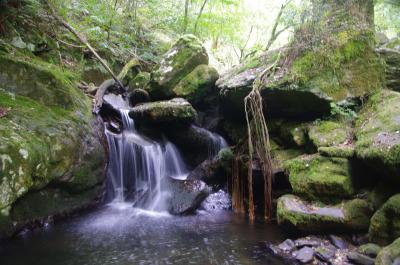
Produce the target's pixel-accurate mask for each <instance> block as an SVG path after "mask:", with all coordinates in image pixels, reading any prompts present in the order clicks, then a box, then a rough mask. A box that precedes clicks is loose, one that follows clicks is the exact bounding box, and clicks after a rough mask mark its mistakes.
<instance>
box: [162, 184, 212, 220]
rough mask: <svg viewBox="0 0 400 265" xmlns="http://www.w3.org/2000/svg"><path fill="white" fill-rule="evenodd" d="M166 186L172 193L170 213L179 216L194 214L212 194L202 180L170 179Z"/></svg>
mask: <svg viewBox="0 0 400 265" xmlns="http://www.w3.org/2000/svg"><path fill="white" fill-rule="evenodd" d="M166 185H167V186H168V189H169V190H170V192H171V198H170V199H169V205H170V206H169V212H170V213H172V214H178V215H179V214H190V213H193V212H194V211H195V210H196V209H198V208H199V206H200V205H201V203H202V202H203V201H204V200H205V199H206V198H207V196H208V195H209V194H210V192H211V189H210V188H209V187H208V186H207V185H206V184H205V183H204V182H202V181H200V180H174V179H169V180H167V183H166Z"/></svg>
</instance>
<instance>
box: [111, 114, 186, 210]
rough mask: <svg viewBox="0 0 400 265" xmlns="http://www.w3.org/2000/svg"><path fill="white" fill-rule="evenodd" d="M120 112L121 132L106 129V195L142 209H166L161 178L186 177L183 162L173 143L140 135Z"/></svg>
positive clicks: (125, 115)
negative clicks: (107, 160)
mask: <svg viewBox="0 0 400 265" xmlns="http://www.w3.org/2000/svg"><path fill="white" fill-rule="evenodd" d="M120 112H121V117H122V125H123V128H124V129H123V131H122V133H120V134H115V133H113V132H111V131H108V130H107V129H106V136H107V140H108V145H109V156H110V157H109V165H108V170H107V174H108V189H107V198H108V200H110V201H113V202H129V203H132V204H133V205H134V206H135V207H139V208H143V209H148V210H155V211H163V210H166V209H165V208H166V205H165V201H166V199H167V198H168V192H167V191H164V190H163V189H162V186H163V180H164V179H165V178H166V177H171V178H176V179H186V177H187V175H188V170H187V168H186V165H185V163H184V162H183V159H182V157H181V155H180V153H179V152H178V150H177V148H176V147H175V146H174V144H172V143H171V142H169V141H167V140H166V139H163V140H162V141H160V142H158V141H154V140H152V139H150V138H147V137H146V136H144V135H142V134H140V133H139V132H138V131H137V130H136V129H135V123H134V121H133V119H131V118H130V117H129V115H128V113H129V110H128V109H120Z"/></svg>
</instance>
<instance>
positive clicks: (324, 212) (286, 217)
mask: <svg viewBox="0 0 400 265" xmlns="http://www.w3.org/2000/svg"><path fill="white" fill-rule="evenodd" d="M371 215H372V210H371V207H370V205H369V204H368V203H367V202H366V201H365V200H361V199H355V200H351V201H344V202H342V203H340V204H337V205H324V204H316V203H309V202H306V201H303V200H302V199H300V198H299V197H296V196H293V195H284V196H282V197H280V198H279V200H278V205H277V218H278V223H279V224H286V225H290V226H293V227H295V228H297V229H300V230H304V231H311V232H320V231H332V230H338V229H340V230H341V231H343V230H351V231H363V230H366V229H367V228H368V225H369V218H370V217H371Z"/></svg>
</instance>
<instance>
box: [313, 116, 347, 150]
mask: <svg viewBox="0 0 400 265" xmlns="http://www.w3.org/2000/svg"><path fill="white" fill-rule="evenodd" d="M308 136H309V138H310V140H311V142H312V143H313V145H314V146H315V147H317V148H319V147H330V146H337V145H341V144H343V143H345V142H346V140H349V138H350V137H351V127H350V126H349V125H348V124H346V123H344V122H343V123H341V122H336V121H317V122H314V123H313V124H312V125H311V126H310V127H309V130H308Z"/></svg>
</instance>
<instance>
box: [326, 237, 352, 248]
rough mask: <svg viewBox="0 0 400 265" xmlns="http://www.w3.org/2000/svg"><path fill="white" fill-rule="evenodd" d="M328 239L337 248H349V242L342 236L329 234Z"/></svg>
mask: <svg viewBox="0 0 400 265" xmlns="http://www.w3.org/2000/svg"><path fill="white" fill-rule="evenodd" d="M329 240H330V241H331V242H332V244H333V245H334V246H335V247H337V248H338V249H347V248H349V244H347V242H346V241H345V240H343V238H341V237H338V236H335V235H330V236H329Z"/></svg>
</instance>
